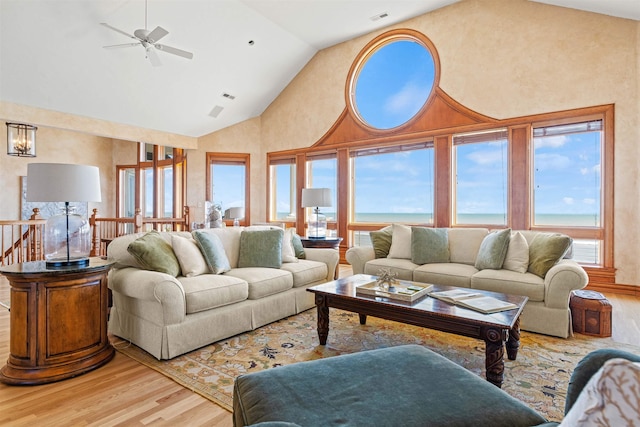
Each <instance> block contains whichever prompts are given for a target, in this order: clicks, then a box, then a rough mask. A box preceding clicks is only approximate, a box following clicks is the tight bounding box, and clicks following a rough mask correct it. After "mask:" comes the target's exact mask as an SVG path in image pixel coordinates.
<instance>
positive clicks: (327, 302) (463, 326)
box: [307, 274, 529, 387]
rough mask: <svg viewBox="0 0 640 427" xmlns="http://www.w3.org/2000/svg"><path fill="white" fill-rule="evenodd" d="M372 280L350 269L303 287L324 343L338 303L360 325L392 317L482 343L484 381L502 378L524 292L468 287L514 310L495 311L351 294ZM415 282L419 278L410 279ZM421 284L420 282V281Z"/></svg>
mask: <svg viewBox="0 0 640 427" xmlns="http://www.w3.org/2000/svg"><path fill="white" fill-rule="evenodd" d="M373 280H376V277H375V276H369V275H365V274H356V275H354V276H349V277H345V278H342V279H338V280H334V281H332V282H328V283H325V284H323V285H317V286H313V287H310V288H308V289H307V291H309V292H313V293H315V294H316V295H315V301H316V306H317V309H318V338H319V339H320V344H321V345H325V344H326V343H327V337H328V335H329V308H330V307H333V308H338V309H341V310H346V311H351V312H354V313H358V314H359V315H360V324H361V325H364V324H365V323H366V321H367V316H374V317H379V318H382V319H387V320H393V321H396V322H401V323H406V324H410V325H415V326H421V327H423V328H428V329H435V330H438V331H443V332H449V333H453V334H457V335H462V336H466V337H471V338H477V339H481V340H483V341H484V342H485V367H486V371H487V381H489V382H491V383H493V384H495V385H496V386H498V387H501V386H502V382H503V381H504V353H505V347H506V352H507V356H508V358H509V359H510V360H515V359H516V357H517V355H518V348H519V347H520V313H521V312H522V309H523V308H524V305H525V304H526V302H527V301H528V299H529V298H528V297H524V296H520V295H508V294H501V293H497V292H489V291H482V290H478V289H473V292H478V293H481V294H483V295H487V296H492V297H495V298H498V299H500V300H503V301H508V302H511V303H513V304H516V305H517V306H518V308H517V309H513V310H509V311H502V312H499V313H492V314H482V313H479V312H477V311H473V310H469V309H466V308H463V307H460V306H456V305H453V304H449V303H446V302H444V301H440V300H438V299H435V298H431V297H429V296H428V295H426V296H424V297H421V298H420V299H417V300H416V301H414V302H404V301H400V300H394V299H390V298H385V297H379V296H369V295H363V294H356V287H357V286H358V285H363V284H366V283H370V282H371V281H373ZM416 284H417V285H420V283H416ZM423 285H424V284H423ZM450 289H456V288H454V287H452V286H441V285H434V287H433V290H434V291H446V290H450Z"/></svg>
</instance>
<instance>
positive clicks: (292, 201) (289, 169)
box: [269, 158, 296, 221]
mask: <svg viewBox="0 0 640 427" xmlns="http://www.w3.org/2000/svg"><path fill="white" fill-rule="evenodd" d="M269 174H270V184H271V191H270V193H269V194H270V198H269V200H270V209H269V220H270V221H295V219H296V159H295V158H285V159H275V160H271V161H270V163H269Z"/></svg>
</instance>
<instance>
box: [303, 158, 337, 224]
mask: <svg viewBox="0 0 640 427" xmlns="http://www.w3.org/2000/svg"><path fill="white" fill-rule="evenodd" d="M337 184H338V162H337V160H336V158H335V155H334V156H329V157H328V158H326V157H325V158H319V159H313V158H312V159H311V160H308V161H307V185H306V186H305V187H306V188H328V189H329V190H331V206H330V207H329V206H326V207H320V212H321V213H323V214H324V215H325V216H326V217H327V221H335V220H336V211H337V206H338V195H337V193H336V189H337ZM311 210H312V209H311V208H309V212H307V217H308V216H309V214H311Z"/></svg>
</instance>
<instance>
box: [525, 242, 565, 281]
mask: <svg viewBox="0 0 640 427" xmlns="http://www.w3.org/2000/svg"><path fill="white" fill-rule="evenodd" d="M571 242H572V241H571V237H569V236H567V235H565V234H560V233H538V234H536V235H535V237H534V238H533V240H532V241H531V244H530V245H529V270H528V271H529V272H530V273H533V274H535V275H536V276H540V277H542V278H543V279H544V276H546V274H547V271H549V270H550V269H551V267H553V266H554V265H555V264H556V263H557V262H558V261H560V259H562V257H563V256H564V254H565V253H567V251H568V250H569V247H571Z"/></svg>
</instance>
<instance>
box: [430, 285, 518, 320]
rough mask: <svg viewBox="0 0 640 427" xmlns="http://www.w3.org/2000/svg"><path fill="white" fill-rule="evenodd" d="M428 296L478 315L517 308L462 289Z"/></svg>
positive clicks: (514, 305)
mask: <svg viewBox="0 0 640 427" xmlns="http://www.w3.org/2000/svg"><path fill="white" fill-rule="evenodd" d="M429 295H430V296H432V297H434V298H437V299H439V300H442V301H445V302H448V303H450V304H455V305H459V306H461V307H465V308H469V309H471V310H475V311H479V312H480V313H485V314H490V313H498V312H500V311H507V310H513V309H516V308H518V306H517V305H516V304H512V303H510V302H507V301H502V300H499V299H497V298H494V297H489V296H486V295H483V294H481V293H478V292H473V291H467V290H464V289H453V290H450V291H440V292H431V293H430V294H429Z"/></svg>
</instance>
